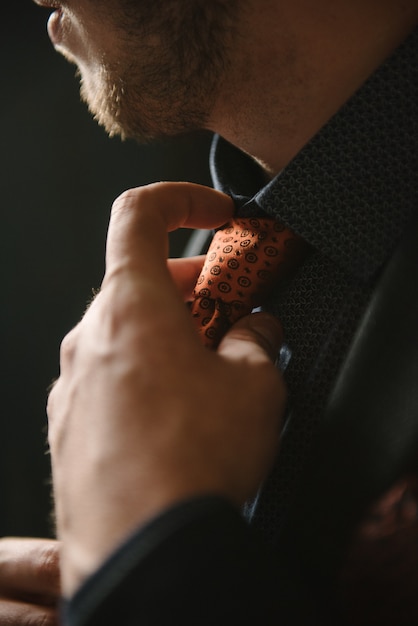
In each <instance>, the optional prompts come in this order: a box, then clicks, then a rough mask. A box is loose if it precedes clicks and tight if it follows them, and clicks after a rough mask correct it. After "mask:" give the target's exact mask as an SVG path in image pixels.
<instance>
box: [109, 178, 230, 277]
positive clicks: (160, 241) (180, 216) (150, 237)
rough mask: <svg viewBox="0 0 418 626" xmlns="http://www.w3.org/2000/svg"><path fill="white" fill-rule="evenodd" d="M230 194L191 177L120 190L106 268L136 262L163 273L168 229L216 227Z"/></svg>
mask: <svg viewBox="0 0 418 626" xmlns="http://www.w3.org/2000/svg"><path fill="white" fill-rule="evenodd" d="M233 212H234V204H233V201H232V199H231V198H230V197H229V196H227V195H225V194H223V193H221V192H219V191H216V190H214V189H211V188H210V187H205V186H203V185H197V184H193V183H155V184H152V185H147V186H145V187H138V188H136V189H130V190H128V191H126V192H124V193H123V194H122V195H121V196H119V198H117V200H116V201H115V202H114V205H113V208H112V214H111V218H110V224H109V231H108V237H107V250H106V273H107V274H108V275H109V274H110V273H112V272H114V271H118V270H120V269H121V268H122V269H123V268H126V267H129V268H131V269H133V268H135V269H136V270H140V271H143V272H150V271H151V272H152V274H153V275H154V276H155V275H156V272H158V271H159V270H160V269H161V270H163V271H164V273H166V257H167V252H168V242H167V233H168V232H170V231H172V230H175V229H177V228H182V227H185V228H206V229H209V228H216V227H218V226H222V224H224V223H225V222H226V221H227V220H228V219H229V218H230V217H231V216H232V214H233Z"/></svg>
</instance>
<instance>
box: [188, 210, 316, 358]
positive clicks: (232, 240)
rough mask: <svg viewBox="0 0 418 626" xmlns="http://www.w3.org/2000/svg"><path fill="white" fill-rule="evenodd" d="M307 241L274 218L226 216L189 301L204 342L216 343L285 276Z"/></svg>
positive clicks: (297, 261)
mask: <svg viewBox="0 0 418 626" xmlns="http://www.w3.org/2000/svg"><path fill="white" fill-rule="evenodd" d="M308 250H309V247H308V246H307V245H306V244H305V243H304V241H303V240H302V239H301V238H300V237H298V236H297V235H295V234H294V233H293V232H292V231H291V230H289V229H288V228H285V227H284V226H283V225H282V224H280V222H277V221H276V220H272V219H267V218H261V219H257V218H247V219H245V218H241V219H232V220H230V221H229V222H228V223H227V224H226V225H225V226H224V227H223V228H221V229H220V230H218V232H217V233H216V234H215V236H214V238H213V240H212V243H211V245H210V247H209V250H208V253H207V256H206V260H205V264H204V266H203V270H202V272H201V274H200V276H199V278H198V280H197V284H196V287H195V289H194V292H193V295H194V301H193V303H192V306H191V314H192V318H193V320H194V321H195V323H196V327H197V329H198V332H199V335H200V337H201V339H202V342H203V343H204V345H206V346H207V347H208V348H216V347H217V345H218V344H219V342H220V340H221V339H222V337H223V335H224V334H225V333H226V331H227V330H228V329H229V328H230V327H231V326H232V324H234V323H235V322H237V321H238V320H239V319H240V318H241V317H243V316H244V315H248V314H249V313H251V311H252V309H253V308H254V307H258V306H260V305H261V304H262V303H263V301H264V300H265V299H266V298H267V297H268V294H269V293H270V292H271V290H272V289H273V288H275V287H277V286H278V285H279V284H283V283H284V281H286V280H289V278H290V276H291V274H292V273H293V272H294V269H295V267H297V266H298V265H299V264H300V263H301V262H302V259H303V258H304V257H305V256H306V254H307V252H308Z"/></svg>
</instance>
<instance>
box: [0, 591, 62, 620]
mask: <svg viewBox="0 0 418 626" xmlns="http://www.w3.org/2000/svg"><path fill="white" fill-rule="evenodd" d="M0 624H4V625H6V624H7V626H58V624H59V618H58V610H57V609H55V608H51V607H45V606H39V605H37V604H30V603H25V602H15V601H12V600H2V599H1V598H0Z"/></svg>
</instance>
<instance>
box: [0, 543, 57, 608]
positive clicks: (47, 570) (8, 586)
mask: <svg viewBox="0 0 418 626" xmlns="http://www.w3.org/2000/svg"><path fill="white" fill-rule="evenodd" d="M59 550H60V546H59V543H58V542H57V541H53V540H46V539H21V538H5V539H1V540H0V593H2V594H3V595H4V593H5V592H7V593H8V594H9V597H10V596H12V597H15V598H24V597H25V598H26V597H31V598H34V597H36V596H39V597H43V598H45V599H46V601H53V600H54V599H56V598H58V596H59V595H60V579H59Z"/></svg>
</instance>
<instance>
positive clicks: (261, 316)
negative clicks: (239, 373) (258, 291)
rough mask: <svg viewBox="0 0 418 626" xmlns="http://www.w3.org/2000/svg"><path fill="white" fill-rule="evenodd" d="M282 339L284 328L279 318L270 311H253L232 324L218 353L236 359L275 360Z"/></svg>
mask: <svg viewBox="0 0 418 626" xmlns="http://www.w3.org/2000/svg"><path fill="white" fill-rule="evenodd" d="M282 341H283V330H282V326H281V324H280V322H279V320H278V319H277V318H275V317H273V316H272V315H269V314H268V313H253V314H252V315H247V316H246V317H243V318H242V319H240V320H239V322H237V323H236V324H234V326H232V328H231V329H230V330H229V331H228V332H227V334H226V335H225V337H224V338H223V339H222V341H221V343H220V344H219V347H218V354H222V355H224V356H228V357H229V358H234V359H250V360H251V361H266V360H267V359H268V360H271V361H273V362H274V361H275V360H276V358H277V355H278V352H279V350H280V347H281V345H282Z"/></svg>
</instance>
